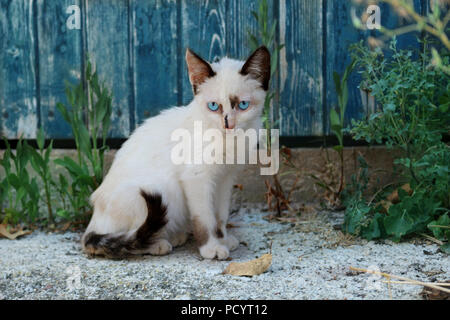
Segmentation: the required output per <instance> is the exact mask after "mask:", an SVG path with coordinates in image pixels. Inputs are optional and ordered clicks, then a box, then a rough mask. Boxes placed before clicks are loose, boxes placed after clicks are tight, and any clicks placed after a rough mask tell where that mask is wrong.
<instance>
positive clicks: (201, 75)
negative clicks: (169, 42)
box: [186, 48, 216, 95]
mask: <svg viewBox="0 0 450 320" xmlns="http://www.w3.org/2000/svg"><path fill="white" fill-rule="evenodd" d="M186 53H189V54H191V55H192V56H194V58H195V60H197V61H195V63H197V64H199V65H201V69H202V72H198V73H197V74H194V75H193V77H191V70H189V61H187V55H186V63H187V65H188V71H189V80H190V81H191V84H192V90H193V91H194V95H195V94H197V91H198V86H199V85H200V84H202V83H203V82H204V81H205V80H206V79H207V78H212V77H214V76H215V75H216V73H215V72H214V70H213V69H212V68H211V65H210V64H209V63H208V62H206V61H205V60H203V59H202V58H201V57H200V56H199V55H198V54H196V53H195V52H194V51H192V50H191V49H189V48H188V49H187V50H186Z"/></svg>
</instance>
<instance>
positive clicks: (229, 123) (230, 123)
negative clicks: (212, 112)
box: [223, 115, 235, 129]
mask: <svg viewBox="0 0 450 320" xmlns="http://www.w3.org/2000/svg"><path fill="white" fill-rule="evenodd" d="M223 120H224V127H225V129H234V126H235V121H234V119H233V118H230V117H228V115H226V116H225V118H223Z"/></svg>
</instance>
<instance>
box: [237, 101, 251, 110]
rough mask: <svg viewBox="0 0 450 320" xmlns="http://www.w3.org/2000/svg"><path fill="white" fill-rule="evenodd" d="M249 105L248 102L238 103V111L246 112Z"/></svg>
mask: <svg viewBox="0 0 450 320" xmlns="http://www.w3.org/2000/svg"><path fill="white" fill-rule="evenodd" d="M249 105H250V102H249V101H241V102H239V109H241V110H247V108H248V106H249Z"/></svg>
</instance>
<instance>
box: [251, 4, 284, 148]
mask: <svg viewBox="0 0 450 320" xmlns="http://www.w3.org/2000/svg"><path fill="white" fill-rule="evenodd" d="M252 15H253V17H254V18H255V20H256V22H257V23H258V29H257V33H256V34H252V33H251V32H250V31H248V36H249V43H250V49H251V50H256V49H257V48H258V47H259V46H261V45H264V46H266V47H267V48H268V49H269V51H270V52H271V58H270V66H271V70H270V78H271V79H273V78H274V75H275V74H276V72H277V68H278V57H279V53H280V50H281V49H282V48H283V47H284V44H279V45H277V44H276V39H275V32H276V28H277V21H276V20H275V21H273V23H272V24H271V23H270V21H269V6H268V3H267V0H260V1H259V6H258V11H257V12H255V11H252ZM272 82H273V81H272ZM274 97H275V92H274V91H272V90H269V91H268V92H267V95H266V99H265V101H264V110H263V123H264V128H265V129H266V130H268V131H267V132H268V139H267V149H268V150H271V148H270V145H271V139H270V129H271V127H272V122H271V116H270V107H271V105H272V100H273V99H274Z"/></svg>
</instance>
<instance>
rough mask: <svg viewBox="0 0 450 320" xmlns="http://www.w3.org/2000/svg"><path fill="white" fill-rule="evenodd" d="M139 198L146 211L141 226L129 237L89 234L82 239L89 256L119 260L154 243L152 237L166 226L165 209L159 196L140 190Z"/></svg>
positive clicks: (123, 235)
mask: <svg viewBox="0 0 450 320" xmlns="http://www.w3.org/2000/svg"><path fill="white" fill-rule="evenodd" d="M141 196H142V197H143V198H144V200H145V202H146V204H147V210H148V213H147V218H146V219H145V222H144V223H143V224H142V226H140V227H139V229H138V230H137V231H136V232H135V233H134V234H133V235H132V236H130V237H127V236H126V234H112V233H110V234H97V233H95V232H90V233H89V234H87V235H86V237H85V238H84V247H85V249H86V251H87V252H88V253H89V254H91V255H104V256H106V257H108V258H114V259H121V258H125V257H127V256H129V255H131V254H133V252H135V251H137V250H144V249H147V248H148V247H149V246H150V245H151V244H152V243H153V242H154V237H153V236H154V235H155V234H156V233H157V232H158V231H160V230H161V229H162V228H163V227H164V226H165V225H166V224H167V218H166V215H167V207H166V206H165V205H163V204H162V198H161V195H159V194H149V193H146V192H144V191H142V190H141Z"/></svg>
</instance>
